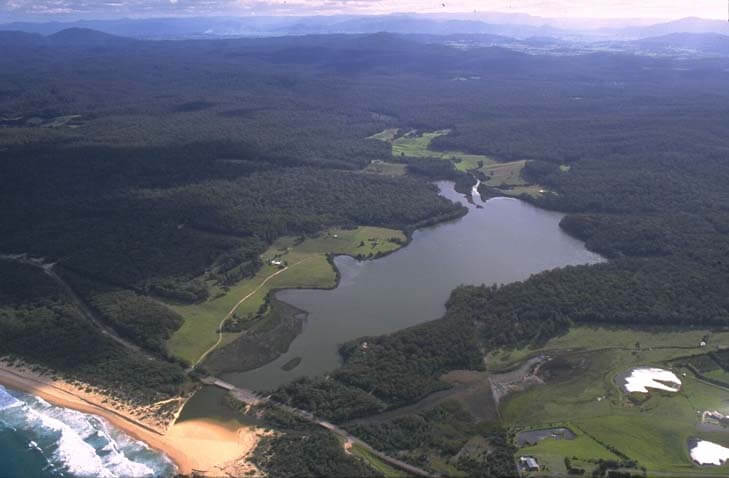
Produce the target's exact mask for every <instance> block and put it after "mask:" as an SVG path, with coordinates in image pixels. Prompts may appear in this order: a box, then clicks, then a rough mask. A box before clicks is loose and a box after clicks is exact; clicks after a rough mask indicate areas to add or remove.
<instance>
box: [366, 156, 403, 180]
mask: <svg viewBox="0 0 729 478" xmlns="http://www.w3.org/2000/svg"><path fill="white" fill-rule="evenodd" d="M406 171H407V165H405V164H398V163H387V162H385V161H380V160H374V161H372V162H371V163H370V164H368V165H367V167H366V168H365V169H364V172H365V173H370V174H382V175H384V176H402V175H404V174H405V173H406Z"/></svg>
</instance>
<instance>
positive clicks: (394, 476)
mask: <svg viewBox="0 0 729 478" xmlns="http://www.w3.org/2000/svg"><path fill="white" fill-rule="evenodd" d="M350 452H351V453H352V455H354V456H358V457H360V458H362V459H363V460H364V461H366V462H367V464H368V465H370V466H371V467H372V468H374V469H375V470H377V471H379V472H380V473H382V474H383V475H385V477H386V478H401V477H406V476H408V474H407V473H405V472H402V471H400V470H397V469H395V468H393V467H391V466H390V465H388V464H387V463H385V462H384V461H382V460H380V459H379V458H378V457H376V456H375V455H373V454H372V453H370V451H369V450H367V449H366V448H363V447H362V446H360V445H357V444H354V445H352V448H351V449H350Z"/></svg>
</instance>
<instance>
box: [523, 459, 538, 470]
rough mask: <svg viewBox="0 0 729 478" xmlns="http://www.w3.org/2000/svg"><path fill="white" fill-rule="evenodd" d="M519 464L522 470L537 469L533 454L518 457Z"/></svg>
mask: <svg viewBox="0 0 729 478" xmlns="http://www.w3.org/2000/svg"><path fill="white" fill-rule="evenodd" d="M519 466H520V467H521V469H522V470H523V471H539V463H537V459H536V458H534V457H533V456H522V457H519Z"/></svg>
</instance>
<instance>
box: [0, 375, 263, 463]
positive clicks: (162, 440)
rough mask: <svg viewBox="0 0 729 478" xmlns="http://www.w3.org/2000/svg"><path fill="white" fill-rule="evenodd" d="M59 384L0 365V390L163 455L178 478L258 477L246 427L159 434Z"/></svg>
mask: <svg viewBox="0 0 729 478" xmlns="http://www.w3.org/2000/svg"><path fill="white" fill-rule="evenodd" d="M59 383H65V382H58V381H55V382H54V381H48V380H45V379H44V377H42V376H40V375H37V374H35V373H32V372H29V371H27V370H25V369H21V368H17V367H11V366H8V365H7V364H4V363H3V364H0V385H3V386H6V387H8V388H11V389H15V390H19V391H21V392H24V393H29V394H31V395H35V396H37V397H40V398H42V399H43V400H45V401H47V402H49V403H51V404H53V405H55V406H59V407H63V408H68V409H72V410H76V411H79V412H82V413H87V414H91V415H96V416H99V417H101V418H103V419H105V420H106V421H108V422H109V423H111V424H112V425H113V426H114V427H116V428H118V429H119V430H121V431H123V432H124V433H125V434H127V435H129V436H131V437H132V438H134V439H136V440H139V441H141V442H144V443H145V444H146V445H147V446H149V447H150V448H152V449H154V450H156V451H158V452H160V453H163V454H164V455H165V456H166V457H167V458H168V459H169V460H170V461H172V463H174V465H175V466H176V468H177V470H176V472H177V473H179V474H181V475H191V474H192V473H199V474H200V475H202V476H205V475H208V474H210V475H208V476H220V475H225V474H227V473H228V472H229V471H232V470H241V471H243V470H245V471H253V472H254V473H255V472H257V471H258V470H256V469H255V467H254V466H253V465H252V464H249V463H247V462H246V458H247V456H248V455H249V454H250V453H251V452H252V451H253V450H254V449H255V447H256V445H257V444H258V441H259V439H260V437H261V436H262V435H263V431H262V430H259V429H254V428H248V427H239V428H237V429H235V430H234V429H232V428H230V427H226V426H224V425H223V424H220V423H217V422H214V421H212V420H190V421H186V422H182V423H175V424H172V425H170V426H169V428H168V429H167V430H166V431H164V432H162V431H159V430H155V429H154V428H153V427H151V426H149V425H146V424H144V423H141V422H140V421H138V420H136V419H134V418H132V417H130V416H127V414H125V413H123V412H122V411H120V410H115V409H114V408H112V407H109V406H107V405H105V404H103V403H100V400H93V399H92V398H91V397H90V396H85V395H86V394H85V393H84V392H82V391H81V390H78V391H77V392H75V391H73V390H67V389H66V388H65V387H64V388H61V387H60V386H59V385H58V384H59ZM101 397H102V396H101V395H98V398H101ZM97 402H98V403H97Z"/></svg>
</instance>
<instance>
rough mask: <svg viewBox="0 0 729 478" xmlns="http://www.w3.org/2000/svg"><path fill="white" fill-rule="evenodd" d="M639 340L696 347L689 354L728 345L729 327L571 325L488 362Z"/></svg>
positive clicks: (504, 364) (501, 363)
mask: <svg viewBox="0 0 729 478" xmlns="http://www.w3.org/2000/svg"><path fill="white" fill-rule="evenodd" d="M707 335H708V336H709V343H708V345H707V346H706V348H704V349H702V348H700V347H699V344H700V342H701V340H702V339H703V338H704V337H705V336H707ZM636 343H638V344H640V348H641V349H648V348H656V347H689V348H693V349H695V350H690V349H689V350H684V351H683V352H681V353H680V355H689V354H692V353H704V352H708V351H712V350H718V349H720V348H725V347H729V331H723V332H717V331H711V330H708V329H687V328H676V329H673V330H661V331H653V330H650V329H628V328H617V327H585V326H581V327H572V328H570V330H569V332H568V333H566V334H564V335H560V336H558V337H554V338H552V339H551V340H549V341H548V342H547V343H546V344H544V345H542V346H540V347H535V348H532V347H525V348H521V349H516V350H504V349H498V350H495V351H493V352H491V353H490V354H489V355H488V356H487V363H488V367H489V368H491V369H494V370H500V369H503V368H508V367H510V366H512V365H514V364H515V363H517V362H521V361H522V360H524V359H525V358H527V357H529V356H531V355H535V354H538V353H542V352H549V351H558V350H563V349H584V350H597V349H604V348H606V347H628V348H634V347H635V345H636ZM656 352H658V351H656ZM667 355H668V356H675V355H676V353H675V352H669V353H667Z"/></svg>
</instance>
